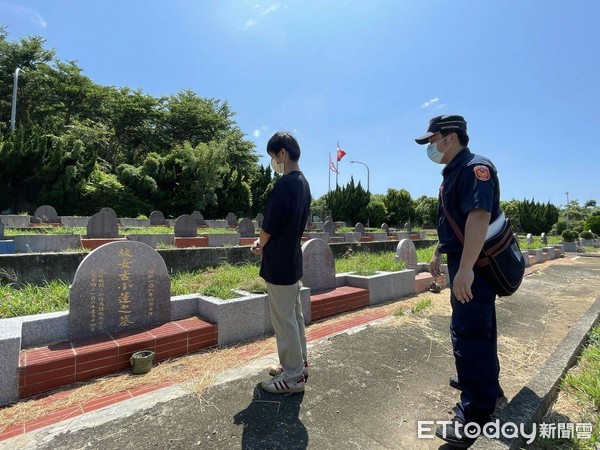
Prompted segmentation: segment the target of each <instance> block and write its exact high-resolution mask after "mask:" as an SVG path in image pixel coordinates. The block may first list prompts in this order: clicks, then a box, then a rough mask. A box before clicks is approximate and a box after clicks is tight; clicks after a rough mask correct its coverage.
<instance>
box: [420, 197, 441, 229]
mask: <svg viewBox="0 0 600 450" xmlns="http://www.w3.org/2000/svg"><path fill="white" fill-rule="evenodd" d="M437 212H438V199H437V198H435V197H427V196H426V195H422V196H421V197H419V198H418V199H417V200H416V201H415V224H416V225H419V226H422V227H425V228H435V227H436V224H437Z"/></svg>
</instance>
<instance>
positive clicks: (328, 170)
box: [327, 152, 331, 193]
mask: <svg viewBox="0 0 600 450" xmlns="http://www.w3.org/2000/svg"><path fill="white" fill-rule="evenodd" d="M330 163H331V152H329V161H327V172H329V190H328V191H327V192H328V193H329V192H331V167H330Z"/></svg>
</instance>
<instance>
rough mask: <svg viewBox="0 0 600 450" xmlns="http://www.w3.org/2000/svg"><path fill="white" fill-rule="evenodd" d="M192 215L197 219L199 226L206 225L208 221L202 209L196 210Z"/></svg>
mask: <svg viewBox="0 0 600 450" xmlns="http://www.w3.org/2000/svg"><path fill="white" fill-rule="evenodd" d="M192 217H193V218H194V220H195V221H196V225H198V226H204V225H206V222H205V221H204V216H203V215H202V213H201V212H200V211H194V212H193V213H192Z"/></svg>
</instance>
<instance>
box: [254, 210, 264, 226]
mask: <svg viewBox="0 0 600 450" xmlns="http://www.w3.org/2000/svg"><path fill="white" fill-rule="evenodd" d="M263 220H265V216H263V215H262V213H258V214H257V215H256V223H257V224H258V228H260V227H262V223H263Z"/></svg>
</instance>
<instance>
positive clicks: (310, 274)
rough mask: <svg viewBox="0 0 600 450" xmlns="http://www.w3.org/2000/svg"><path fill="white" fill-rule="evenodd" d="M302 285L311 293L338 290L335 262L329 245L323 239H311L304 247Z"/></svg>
mask: <svg viewBox="0 0 600 450" xmlns="http://www.w3.org/2000/svg"><path fill="white" fill-rule="evenodd" d="M302 272H303V275H302V285H303V286H305V287H308V288H310V289H311V291H314V292H318V291H325V290H331V289H335V288H336V281H335V261H334V259H333V253H332V252H331V248H330V247H329V244H327V242H325V241H324V240H322V239H310V240H309V241H307V242H306V243H304V245H303V246H302Z"/></svg>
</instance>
